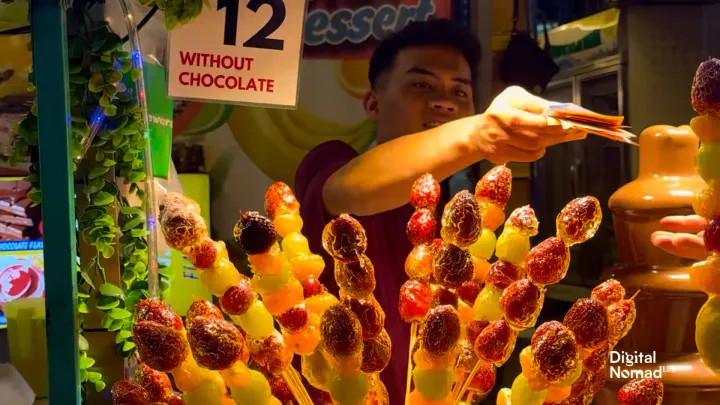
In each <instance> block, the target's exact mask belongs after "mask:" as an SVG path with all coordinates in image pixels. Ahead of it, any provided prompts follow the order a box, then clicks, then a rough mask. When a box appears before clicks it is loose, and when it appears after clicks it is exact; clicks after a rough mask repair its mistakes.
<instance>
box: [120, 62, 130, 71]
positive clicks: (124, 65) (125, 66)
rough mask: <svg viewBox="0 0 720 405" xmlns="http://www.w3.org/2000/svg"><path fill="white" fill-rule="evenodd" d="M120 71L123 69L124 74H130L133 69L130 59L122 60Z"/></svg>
mask: <svg viewBox="0 0 720 405" xmlns="http://www.w3.org/2000/svg"><path fill="white" fill-rule="evenodd" d="M120 69H122V72H123V73H127V72H129V71H130V69H132V62H131V61H130V60H129V59H125V60H121V61H120Z"/></svg>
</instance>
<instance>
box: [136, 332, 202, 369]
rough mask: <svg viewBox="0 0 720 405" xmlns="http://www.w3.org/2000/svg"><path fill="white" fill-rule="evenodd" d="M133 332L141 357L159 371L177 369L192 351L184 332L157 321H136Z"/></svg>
mask: <svg viewBox="0 0 720 405" xmlns="http://www.w3.org/2000/svg"><path fill="white" fill-rule="evenodd" d="M132 334H133V341H134V342H135V346H136V347H137V351H138V354H140V359H141V360H142V361H143V362H145V363H146V364H147V365H148V366H150V367H151V368H153V369H155V370H158V371H170V370H173V369H175V368H176V367H178V366H179V365H180V364H182V363H183V361H185V358H186V357H187V356H188V354H189V351H190V348H189V347H188V343H187V340H186V339H185V336H184V335H183V334H182V332H180V331H179V330H177V329H173V328H171V327H168V326H164V325H161V324H159V323H157V322H151V321H140V322H136V323H135V325H134V326H133V330H132Z"/></svg>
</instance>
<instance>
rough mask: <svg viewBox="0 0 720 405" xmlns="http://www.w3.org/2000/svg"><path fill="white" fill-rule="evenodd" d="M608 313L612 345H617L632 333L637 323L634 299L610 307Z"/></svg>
mask: <svg viewBox="0 0 720 405" xmlns="http://www.w3.org/2000/svg"><path fill="white" fill-rule="evenodd" d="M607 313H608V324H609V338H610V341H611V342H612V343H617V342H618V341H620V339H622V338H624V337H625V335H627V334H628V332H630V329H631V328H632V326H633V323H635V317H636V315H637V312H636V311H635V301H633V300H632V299H627V300H621V301H618V302H616V303H614V304H612V305H610V306H609V307H608V309H607Z"/></svg>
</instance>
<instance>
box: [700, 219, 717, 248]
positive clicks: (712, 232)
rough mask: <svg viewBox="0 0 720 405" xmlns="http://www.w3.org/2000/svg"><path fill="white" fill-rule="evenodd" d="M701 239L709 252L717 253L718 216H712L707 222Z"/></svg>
mask: <svg viewBox="0 0 720 405" xmlns="http://www.w3.org/2000/svg"><path fill="white" fill-rule="evenodd" d="M703 241H704V242H705V248H706V249H707V250H708V251H709V252H711V253H718V252H719V251H720V218H713V220H712V221H710V222H708V224H707V226H706V227H705V234H704V235H703Z"/></svg>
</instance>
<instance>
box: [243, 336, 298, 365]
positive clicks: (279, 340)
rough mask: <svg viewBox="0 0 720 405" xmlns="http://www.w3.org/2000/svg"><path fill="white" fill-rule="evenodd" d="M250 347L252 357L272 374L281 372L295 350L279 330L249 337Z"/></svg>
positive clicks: (288, 363)
mask: <svg viewBox="0 0 720 405" xmlns="http://www.w3.org/2000/svg"><path fill="white" fill-rule="evenodd" d="M248 348H249V349H250V356H252V359H253V360H255V362H256V363H258V364H259V365H260V366H261V367H263V368H265V369H266V370H267V371H268V372H270V373H272V374H280V373H281V372H282V371H283V370H285V368H287V367H288V366H289V365H290V362H291V361H292V358H293V352H292V351H290V348H289V347H288V346H287V344H286V343H285V340H284V339H283V337H282V335H281V334H280V332H278V331H274V332H273V333H272V334H271V335H270V336H267V337H263V338H254V339H248Z"/></svg>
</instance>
